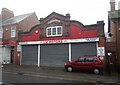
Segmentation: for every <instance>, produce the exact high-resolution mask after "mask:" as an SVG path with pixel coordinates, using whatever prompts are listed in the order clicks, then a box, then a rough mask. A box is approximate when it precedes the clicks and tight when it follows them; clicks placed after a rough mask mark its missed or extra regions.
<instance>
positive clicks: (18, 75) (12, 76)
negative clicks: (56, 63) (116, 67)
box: [2, 65, 118, 85]
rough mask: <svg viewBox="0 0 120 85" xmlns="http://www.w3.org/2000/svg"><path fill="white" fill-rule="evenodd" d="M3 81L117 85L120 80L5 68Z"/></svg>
mask: <svg viewBox="0 0 120 85" xmlns="http://www.w3.org/2000/svg"><path fill="white" fill-rule="evenodd" d="M2 81H3V82H4V83H10V84H11V83H19V84H20V83H36V84H39V83H47V84H55V83H62V84H64V83H68V84H79V85H80V84H81V85H100V84H96V83H101V82H102V83H104V85H108V83H109V85H110V84H112V85H116V84H117V82H118V80H117V77H115V76H102V75H94V74H92V73H81V72H73V73H69V72H66V71H65V70H63V69H55V68H54V69H53V68H52V69H51V68H48V67H46V68H42V67H41V68H40V67H39V68H38V67H32V66H31V67H30V66H12V65H8V66H4V67H3V69H2Z"/></svg>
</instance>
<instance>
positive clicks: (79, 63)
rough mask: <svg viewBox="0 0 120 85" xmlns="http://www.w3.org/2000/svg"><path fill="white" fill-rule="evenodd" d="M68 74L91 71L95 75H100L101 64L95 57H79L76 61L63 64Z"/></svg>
mask: <svg viewBox="0 0 120 85" xmlns="http://www.w3.org/2000/svg"><path fill="white" fill-rule="evenodd" d="M64 66H65V68H66V69H67V71H68V72H72V71H74V70H80V71H92V72H94V73H95V74H100V71H101V70H102V68H103V66H102V62H101V60H100V58H99V57H97V56H81V57H79V58H78V60H76V61H71V62H67V63H65V64H64Z"/></svg>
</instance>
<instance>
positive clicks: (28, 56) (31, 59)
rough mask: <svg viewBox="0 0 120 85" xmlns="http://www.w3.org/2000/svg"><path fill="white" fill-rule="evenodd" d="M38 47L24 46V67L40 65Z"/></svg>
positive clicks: (22, 61) (22, 62)
mask: <svg viewBox="0 0 120 85" xmlns="http://www.w3.org/2000/svg"><path fill="white" fill-rule="evenodd" d="M37 62H38V45H28V46H26V45H23V46H22V60H21V64H24V65H37V64H38V63H37Z"/></svg>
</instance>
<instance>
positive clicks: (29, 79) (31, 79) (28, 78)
mask: <svg viewBox="0 0 120 85" xmlns="http://www.w3.org/2000/svg"><path fill="white" fill-rule="evenodd" d="M3 82H6V83H11V84H12V83H52V84H55V83H70V84H71V83H74V84H75V83H76V84H77V83H79V84H80V83H81V85H88V83H85V82H80V81H73V80H66V79H64V78H56V77H50V76H35V75H29V74H28V75H26V74H13V73H4V72H3ZM89 85H95V84H94V83H91V84H90V83H89Z"/></svg>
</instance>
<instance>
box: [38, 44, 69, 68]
mask: <svg viewBox="0 0 120 85" xmlns="http://www.w3.org/2000/svg"><path fill="white" fill-rule="evenodd" d="M68 46H69V45H68V44H54V45H53V44H51V45H41V59H40V60H41V66H53V67H63V66H64V63H65V62H67V61H68V58H69V57H68V49H69V48H68Z"/></svg>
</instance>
